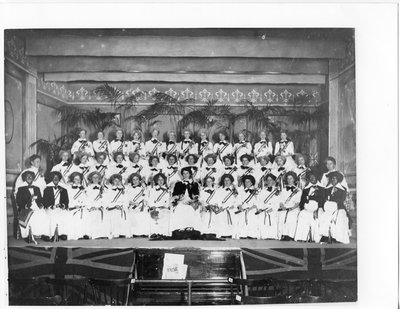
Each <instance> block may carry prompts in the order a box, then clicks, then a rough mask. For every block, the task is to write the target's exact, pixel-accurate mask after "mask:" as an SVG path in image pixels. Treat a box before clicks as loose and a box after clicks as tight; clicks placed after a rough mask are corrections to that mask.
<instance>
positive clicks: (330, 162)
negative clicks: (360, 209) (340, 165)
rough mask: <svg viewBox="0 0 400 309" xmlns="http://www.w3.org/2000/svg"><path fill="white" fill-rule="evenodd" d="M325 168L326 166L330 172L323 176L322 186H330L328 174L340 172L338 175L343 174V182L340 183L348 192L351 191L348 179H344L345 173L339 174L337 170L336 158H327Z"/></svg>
mask: <svg viewBox="0 0 400 309" xmlns="http://www.w3.org/2000/svg"><path fill="white" fill-rule="evenodd" d="M325 166H326V168H327V170H328V171H327V172H326V173H324V174H323V175H322V178H321V184H322V185H323V186H324V187H326V186H328V184H329V179H328V174H329V173H331V172H338V173H340V174H342V177H341V179H342V181H341V182H340V184H341V185H342V187H343V188H345V189H346V191H349V186H348V184H347V181H346V178H345V177H344V175H343V173H341V172H339V171H338V170H337V169H336V160H335V158H334V157H327V158H326V159H325Z"/></svg>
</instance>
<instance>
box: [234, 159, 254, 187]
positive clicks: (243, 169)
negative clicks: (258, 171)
mask: <svg viewBox="0 0 400 309" xmlns="http://www.w3.org/2000/svg"><path fill="white" fill-rule="evenodd" d="M252 159H253V158H252V156H250V155H248V154H244V155H242V156H241V157H240V162H242V165H240V166H239V168H238V186H239V187H241V186H242V185H243V183H242V177H243V176H247V175H252V176H253V177H254V175H255V170H254V167H253V166H251V164H250V162H251V160H252Z"/></svg>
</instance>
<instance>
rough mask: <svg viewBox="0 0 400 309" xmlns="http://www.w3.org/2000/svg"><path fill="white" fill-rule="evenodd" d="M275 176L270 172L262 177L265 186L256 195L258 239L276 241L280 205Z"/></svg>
mask: <svg viewBox="0 0 400 309" xmlns="http://www.w3.org/2000/svg"><path fill="white" fill-rule="evenodd" d="M276 178H277V175H276V174H275V172H274V171H271V172H270V173H268V174H267V175H265V176H264V180H263V181H264V182H265V185H264V186H263V189H262V190H261V191H260V193H259V195H258V209H259V211H258V212H257V213H256V215H257V216H258V222H259V229H260V238H261V239H278V209H279V203H280V196H279V188H278V187H277V186H276Z"/></svg>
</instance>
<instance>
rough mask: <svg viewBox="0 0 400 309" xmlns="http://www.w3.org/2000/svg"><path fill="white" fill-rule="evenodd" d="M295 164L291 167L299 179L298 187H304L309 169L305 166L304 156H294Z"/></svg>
mask: <svg viewBox="0 0 400 309" xmlns="http://www.w3.org/2000/svg"><path fill="white" fill-rule="evenodd" d="M296 163H297V166H296V167H295V168H294V169H293V172H295V173H296V175H297V178H298V179H299V187H300V189H304V187H305V186H306V184H307V179H306V174H307V172H309V171H310V169H309V168H308V167H307V166H306V158H305V157H304V156H303V155H302V154H298V155H297V156H296Z"/></svg>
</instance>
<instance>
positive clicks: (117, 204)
mask: <svg viewBox="0 0 400 309" xmlns="http://www.w3.org/2000/svg"><path fill="white" fill-rule="evenodd" d="M109 183H110V187H109V188H108V189H107V190H105V191H104V195H103V199H104V200H103V204H104V206H105V209H106V211H107V217H108V219H109V224H110V235H109V238H118V237H127V236H130V227H129V221H128V219H127V216H126V211H127V209H128V205H129V196H128V194H127V193H126V192H125V187H124V186H123V184H122V176H121V174H113V175H111V177H110V179H109Z"/></svg>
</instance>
